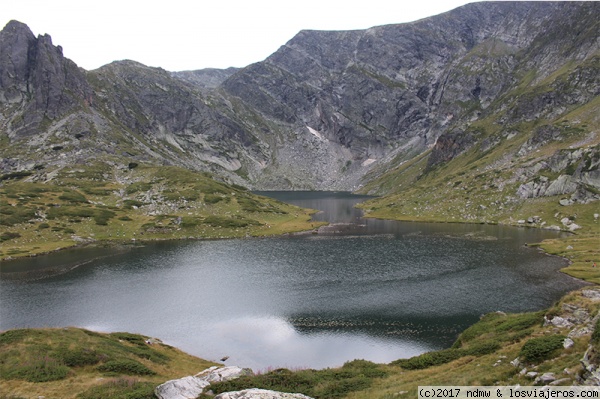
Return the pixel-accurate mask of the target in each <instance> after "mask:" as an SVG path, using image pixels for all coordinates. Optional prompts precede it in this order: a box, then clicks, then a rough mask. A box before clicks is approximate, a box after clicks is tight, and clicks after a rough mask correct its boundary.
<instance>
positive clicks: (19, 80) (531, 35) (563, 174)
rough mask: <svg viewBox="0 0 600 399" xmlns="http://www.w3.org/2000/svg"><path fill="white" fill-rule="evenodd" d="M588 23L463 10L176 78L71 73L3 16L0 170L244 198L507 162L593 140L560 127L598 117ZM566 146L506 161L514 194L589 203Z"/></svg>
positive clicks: (586, 5) (586, 176) (127, 71)
mask: <svg viewBox="0 0 600 399" xmlns="http://www.w3.org/2000/svg"><path fill="white" fill-rule="evenodd" d="M598 15H600V4H599V3H597V2H486V3H474V4H469V5H467V6H464V7H460V8H458V9H456V10H453V11H450V12H448V13H445V14H442V15H438V16H435V17H431V18H426V19H423V20H420V21H416V22H413V23H407V24H397V25H387V26H380V27H374V28H371V29H366V30H356V31H346V32H323V31H301V32H300V33H298V34H297V35H296V36H295V37H294V38H293V39H292V40H290V41H289V42H288V43H286V44H285V45H283V46H282V47H281V48H280V49H279V50H278V51H277V52H275V53H274V54H272V55H271V56H270V57H268V58H267V59H266V60H265V61H263V62H259V63H256V64H253V65H250V66H248V67H246V68H243V69H240V70H237V69H229V70H224V71H220V70H202V71H186V72H167V71H164V70H162V69H160V68H149V67H146V66H144V65H142V64H139V63H136V62H133V61H120V62H114V63H112V64H109V65H106V66H103V67H102V68H99V69H97V70H94V71H84V70H82V69H80V68H77V66H76V65H75V64H74V63H73V62H72V61H70V60H68V59H66V58H64V57H63V55H62V50H61V48H60V47H57V46H54V45H53V44H52V41H51V39H50V36H48V35H44V36H39V37H37V38H36V37H34V35H33V34H32V33H31V31H30V30H29V29H28V28H27V27H26V26H25V25H24V24H22V23H19V22H16V21H12V22H10V23H9V24H8V25H7V26H6V27H5V28H4V29H3V30H2V32H0V158H1V161H0V168H1V169H2V173H11V172H16V171H24V170H27V171H31V170H33V171H37V172H35V173H36V174H35V175H34V177H33V178H39V179H42V178H43V179H48V178H49V177H48V173H45V172H44V170H47V171H50V170H52V169H55V168H57V167H62V166H64V165H65V164H66V163H69V162H70V163H73V162H89V160H93V159H111V160H115V159H117V160H119V162H123V163H125V164H127V163H128V162H149V163H158V164H175V165H181V166H185V167H187V168H191V169H195V170H203V171H209V172H212V173H214V174H216V175H217V176H219V177H220V178H221V179H224V180H227V181H229V182H233V183H238V184H242V185H246V186H249V187H251V188H259V189H355V188H357V187H359V186H360V185H361V184H363V183H364V182H365V181H366V180H367V179H372V178H374V177H377V176H379V175H382V174H384V173H387V171H388V170H390V169H392V168H394V167H396V166H398V165H400V164H402V163H403V162H406V161H410V160H412V159H417V157H420V156H423V155H425V156H426V159H427V160H426V162H425V163H426V168H427V169H428V170H433V169H435V168H438V167H440V166H442V165H445V164H447V163H448V162H450V161H452V160H453V159H456V158H457V157H460V156H461V155H462V154H464V153H465V152H467V151H471V150H473V149H475V148H477V149H479V150H480V151H482V153H487V152H489V151H493V150H495V149H497V148H499V146H500V145H501V144H502V143H503V142H505V141H507V140H509V139H513V138H514V137H518V138H515V139H514V140H520V141H519V142H520V143H523V144H522V145H521V146H520V148H518V150H517V151H516V152H515V157H517V158H518V159H526V158H528V157H531V156H532V155H534V154H536V152H537V151H539V150H540V149H541V148H544V146H547V145H548V144H549V143H554V144H556V143H558V144H560V143H561V142H562V141H563V140H565V138H566V137H568V136H569V135H572V134H575V133H577V134H583V133H582V132H578V131H577V129H583V132H584V133H585V132H589V133H590V135H591V136H590V137H589V139H588V140H587V141H584V142H582V144H581V145H584V144H588V145H589V144H591V145H595V144H597V138H596V136H594V135H596V134H597V133H595V131H593V127H592V126H591V125H588V126H587V127H580V126H575V125H570V124H568V123H566V124H565V123H563V122H562V120H561V119H559V118H561V117H562V116H564V115H568V114H569V112H574V110H579V113H578V114H577V115H579V116H585V115H592V114H594V112H595V110H596V109H595V107H597V106H595V105H593V104H594V103H593V100H594V99H595V98H596V97H597V96H598V94H599V93H600V73H599V72H600V67H599V64H600V61H599V60H600V55H599V50H598V41H597V37H598V23H597V20H598ZM586 107H587V108H586ZM596 111H597V110H596ZM596 114H597V112H596ZM579 116H578V117H579ZM486 118H487V119H486ZM570 119H573V118H570ZM482 120H489V124H492V125H495V126H503V130H502V132H501V133H500V134H495V133H494V134H492V133H490V132H489V131H488V130H486V129H485V128H482V127H481V126H479V127H477V126H475V125H474V122H477V121H482ZM557 121H559V122H557ZM569 123H570V122H569ZM586 129H587V130H586ZM577 151H578V148H574V149H572V150H569V149H568V148H567V149H559V150H558V151H557V152H556V154H555V155H554V156H552V154H550V155H544V157H543V159H541V160H539V161H538V162H536V163H535V164H532V165H524V166H523V167H521V165H520V164H519V165H518V166H514V167H515V168H517V167H519V168H521V169H519V170H520V172H521V175H520V176H519V179H520V183H521V187H520V188H519V189H518V196H519V197H520V198H531V197H535V196H544V195H564V196H566V197H568V199H569V200H570V201H575V202H577V201H578V202H586V201H593V200H596V199H598V195H597V190H598V187H599V186H598V183H599V180H600V175H599V172H598V164H599V158H598V150H597V147H595V148H591V149H589V150H586V151H587V152H585V151H584V152H582V153H577ZM519 162H520V161H519ZM538 164H539V165H538ZM557 173H558V176H557V175H556V174H557ZM541 175H542V176H543V177H545V178H547V180H540V176H541ZM546 175H548V176H546ZM550 175H551V176H550ZM513 194H515V193H513Z"/></svg>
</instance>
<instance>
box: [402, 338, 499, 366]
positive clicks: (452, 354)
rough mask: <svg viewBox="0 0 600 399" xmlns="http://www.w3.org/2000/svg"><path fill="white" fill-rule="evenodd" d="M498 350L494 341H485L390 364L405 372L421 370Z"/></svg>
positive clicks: (497, 345) (497, 344)
mask: <svg viewBox="0 0 600 399" xmlns="http://www.w3.org/2000/svg"><path fill="white" fill-rule="evenodd" d="M498 349H500V344H499V343H498V342H495V341H487V342H482V343H478V344H474V345H472V346H470V347H468V348H449V349H442V350H439V351H434V352H427V353H423V354H421V355H418V356H413V357H411V358H409V359H399V360H395V361H393V362H392V363H391V364H395V365H398V366H400V367H402V368H404V369H406V370H421V369H426V368H428V367H432V366H438V365H440V364H445V363H449V362H451V361H453V360H456V359H458V358H461V357H463V356H483V355H487V354H490V353H493V352H495V351H497V350H498Z"/></svg>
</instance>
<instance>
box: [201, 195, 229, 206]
mask: <svg viewBox="0 0 600 399" xmlns="http://www.w3.org/2000/svg"><path fill="white" fill-rule="evenodd" d="M224 199H225V197H222V196H220V195H216V194H205V195H204V202H206V203H207V204H216V203H217V202H219V201H223V200H224Z"/></svg>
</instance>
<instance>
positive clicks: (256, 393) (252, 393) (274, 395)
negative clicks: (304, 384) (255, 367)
mask: <svg viewBox="0 0 600 399" xmlns="http://www.w3.org/2000/svg"><path fill="white" fill-rule="evenodd" d="M215 399H313V398H311V397H309V396H306V395H302V394H300V393H285V392H277V391H269V390H266V389H257V388H252V389H245V390H243V391H235V392H225V393H221V394H219V395H217V396H215Z"/></svg>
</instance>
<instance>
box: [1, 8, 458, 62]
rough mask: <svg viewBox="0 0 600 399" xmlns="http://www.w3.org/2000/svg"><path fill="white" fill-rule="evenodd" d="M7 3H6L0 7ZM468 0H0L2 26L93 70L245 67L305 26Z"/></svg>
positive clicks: (403, 17) (344, 26) (423, 11)
mask: <svg viewBox="0 0 600 399" xmlns="http://www.w3.org/2000/svg"><path fill="white" fill-rule="evenodd" d="M2 3H4V4H2ZM466 3H468V1H465V0H409V1H406V0H395V1H394V0H360V1H359V0H344V1H342V0H299V1H298V0H296V1H294V2H286V1H281V0H279V1H276V0H252V1H250V0H245V1H243V0H209V1H207V0H200V1H191V0H166V1H165V0H163V1H152V0H150V1H148V0H146V1H138V0H102V1H89V0H0V4H1V8H0V9H1V10H2V12H1V15H0V26H1V27H4V26H5V25H6V23H7V22H8V21H10V20H11V19H16V20H18V21H20V22H23V23H25V24H27V25H28V26H29V28H31V30H32V31H33V33H34V34H35V35H36V36H37V35H39V34H45V33H48V34H49V35H50V36H52V42H53V43H54V44H55V45H60V46H62V47H63V52H64V55H65V56H66V57H68V58H70V59H72V60H73V61H74V62H75V63H77V65H79V66H81V67H83V68H85V69H88V70H91V69H95V68H98V67H100V66H102V65H105V64H108V63H110V62H112V61H114V60H122V59H131V60H135V61H138V62H141V63H143V64H145V65H149V66H154V67H162V68H164V69H166V70H169V71H181V70H192V69H201V68H208V67H214V68H227V67H230V66H234V67H244V66H247V65H249V64H251V63H253V62H258V61H262V60H264V59H265V58H266V57H268V56H269V55H270V54H272V53H273V52H275V51H276V50H277V49H278V48H279V47H280V46H282V45H283V44H285V43H286V42H287V41H288V40H290V39H291V38H292V37H293V36H294V35H295V34H296V33H298V32H299V31H300V30H302V29H318V30H350V29H366V28H369V27H372V26H377V25H385V24H392V23H402V22H410V21H414V20H417V19H421V18H425V17H428V16H432V15H436V14H440V13H442V12H445V11H449V10H451V9H453V8H456V7H459V6H461V5H463V4H466Z"/></svg>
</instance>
